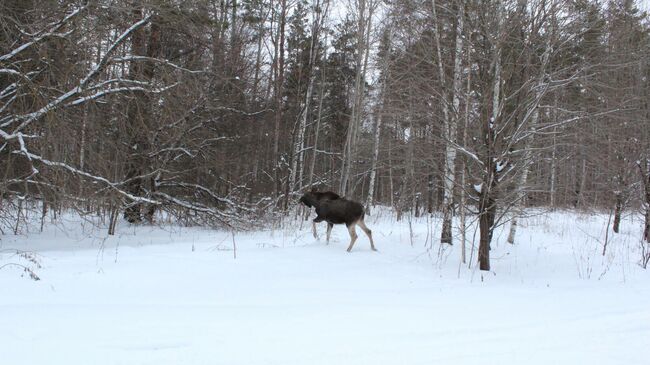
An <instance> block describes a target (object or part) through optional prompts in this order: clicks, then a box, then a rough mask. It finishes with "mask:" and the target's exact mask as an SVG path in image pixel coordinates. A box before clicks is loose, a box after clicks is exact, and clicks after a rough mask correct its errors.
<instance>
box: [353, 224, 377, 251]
mask: <svg viewBox="0 0 650 365" xmlns="http://www.w3.org/2000/svg"><path fill="white" fill-rule="evenodd" d="M357 224H358V225H359V227H361V229H362V230H363V232H364V233H365V234H366V236H368V238H370V248H371V249H372V250H373V251H377V249H376V248H375V242H373V240H372V231H371V230H370V228H368V227H367V226H366V222H364V221H363V218H361V219H359V221H358V222H357Z"/></svg>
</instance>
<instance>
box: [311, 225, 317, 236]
mask: <svg viewBox="0 0 650 365" xmlns="http://www.w3.org/2000/svg"><path fill="white" fill-rule="evenodd" d="M311 231H312V233H313V234H314V238H315V239H318V233H316V222H311Z"/></svg>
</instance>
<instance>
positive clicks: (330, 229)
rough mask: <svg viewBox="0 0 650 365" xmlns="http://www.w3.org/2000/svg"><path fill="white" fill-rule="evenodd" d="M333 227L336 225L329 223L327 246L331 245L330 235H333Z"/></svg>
mask: <svg viewBox="0 0 650 365" xmlns="http://www.w3.org/2000/svg"><path fill="white" fill-rule="evenodd" d="M332 227H334V225H333V224H332V223H327V244H328V245H329V244H330V233H332Z"/></svg>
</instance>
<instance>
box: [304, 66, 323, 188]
mask: <svg viewBox="0 0 650 365" xmlns="http://www.w3.org/2000/svg"><path fill="white" fill-rule="evenodd" d="M324 98H325V68H324V67H323V68H322V69H321V82H320V92H319V95H318V116H317V117H316V132H315V133H314V148H312V155H311V166H309V178H308V186H309V187H311V186H312V184H313V183H314V169H315V167H316V156H317V154H318V138H319V135H320V124H321V117H322V111H323V99H324Z"/></svg>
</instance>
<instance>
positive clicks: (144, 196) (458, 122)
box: [0, 0, 650, 270]
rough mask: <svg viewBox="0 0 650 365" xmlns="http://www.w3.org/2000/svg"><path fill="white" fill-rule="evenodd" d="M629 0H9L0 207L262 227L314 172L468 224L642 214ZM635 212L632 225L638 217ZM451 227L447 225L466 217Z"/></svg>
mask: <svg viewBox="0 0 650 365" xmlns="http://www.w3.org/2000/svg"><path fill="white" fill-rule="evenodd" d="M640 5H643V4H637V3H635V2H634V1H632V0H615V1H609V2H596V1H590V0H570V1H559V0H536V1H521V0H517V1H487V0H472V1H457V0H449V1H445V0H437V1H436V0H431V1H412V0H392V1H379V0H350V1H347V2H346V1H342V2H341V1H336V2H335V1H330V0H312V1H306V0H239V1H238V0H194V1H163V0H161V1H126V0H124V1H120V0H98V1H79V0H76V1H67V0H59V1H35V0H6V1H3V2H2V5H1V6H2V11H1V12H0V14H1V15H0V24H1V27H2V29H1V31H0V49H1V51H0V54H1V55H0V143H1V145H0V171H2V177H1V178H0V189H1V191H2V201H1V203H0V223H1V228H2V231H3V232H4V233H7V232H11V231H18V230H20V226H21V224H22V223H21V219H22V218H21V217H24V216H25V214H27V213H26V211H27V210H30V209H31V210H34V209H36V210H38V212H32V214H39V213H40V214H42V215H43V216H45V215H46V214H48V212H54V214H56V212H58V213H61V211H62V210H64V211H65V210H70V209H73V210H75V211H77V212H79V214H82V215H85V214H97V215H99V216H102V217H105V219H106V220H107V221H108V222H109V225H108V230H109V234H111V233H113V232H114V229H115V224H116V222H118V221H119V220H121V219H125V220H126V221H128V222H129V223H131V224H137V223H140V222H144V223H146V222H155V220H156V218H155V217H156V216H157V215H159V214H164V215H165V216H166V217H173V219H174V220H175V221H177V222H180V223H182V224H189V225H202V226H216V227H235V228H237V229H240V228H245V227H251V226H254V225H263V224H266V223H268V222H269V221H272V220H274V219H277V217H278V216H286V215H289V214H291V211H292V209H293V208H294V207H295V206H296V204H297V199H298V198H299V197H300V195H301V194H302V193H303V192H305V191H307V190H310V189H318V190H332V191H336V192H338V193H339V194H340V195H341V196H345V197H347V198H349V199H353V200H357V201H360V202H362V203H363V204H364V206H365V207H366V214H368V215H372V212H373V208H372V207H374V206H375V205H381V206H389V207H391V208H392V209H393V211H394V213H395V214H396V217H397V219H398V220H399V219H401V217H402V216H403V215H404V214H409V215H413V216H415V217H419V216H422V215H425V214H434V213H436V214H437V213H439V214H441V216H442V228H441V231H440V242H443V243H449V244H453V243H457V242H460V243H461V244H462V245H465V242H466V238H465V235H464V233H463V237H458V235H455V234H452V230H451V228H452V217H460V225H461V226H462V227H464V226H465V225H466V221H468V220H477V221H478V222H479V225H480V235H479V238H478V240H479V255H478V258H479V261H480V265H481V268H482V269H483V270H489V269H490V260H489V246H490V242H491V240H492V235H493V231H494V228H495V227H497V226H498V225H502V224H506V225H509V226H510V227H511V228H510V233H509V234H510V237H509V238H508V240H509V242H515V241H516V228H517V220H518V218H519V217H520V216H522V215H524V214H525V208H527V207H545V208H550V209H564V208H570V209H579V210H597V211H603V212H610V213H611V215H612V216H613V223H612V226H613V230H614V232H617V231H618V230H619V224H620V222H621V215H622V214H625V212H637V213H639V214H642V215H645V229H644V238H645V240H646V241H650V228H649V227H650V222H649V221H650V211H649V204H650V128H649V126H650V106H649V101H650V80H649V77H648V76H649V74H650V64H649V62H648V60H649V59H650V38H649V29H650V28H649V25H650V23H649V22H648V17H647V13H645V12H644V11H641V10H639V6H640ZM641 229H643V228H641ZM462 231H463V232H464V230H462Z"/></svg>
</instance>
